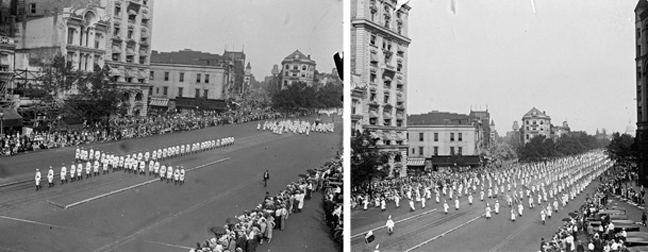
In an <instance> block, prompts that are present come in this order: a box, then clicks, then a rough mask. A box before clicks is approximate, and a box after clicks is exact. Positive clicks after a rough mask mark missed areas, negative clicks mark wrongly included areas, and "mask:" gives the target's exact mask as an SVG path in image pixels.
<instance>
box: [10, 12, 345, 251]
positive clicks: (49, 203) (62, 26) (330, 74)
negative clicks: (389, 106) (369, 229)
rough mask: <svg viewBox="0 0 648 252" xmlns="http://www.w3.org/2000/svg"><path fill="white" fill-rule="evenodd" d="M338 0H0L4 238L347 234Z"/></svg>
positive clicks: (91, 247) (216, 239)
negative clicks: (344, 206)
mask: <svg viewBox="0 0 648 252" xmlns="http://www.w3.org/2000/svg"><path fill="white" fill-rule="evenodd" d="M344 5H345V2H344V1H341V0H285V1H281V0H272V1H261V0H241V1H228V0H191V1H181V0H56V1H54V0H0V251H95V252H101V251H192V252H207V251H222V252H224V251H229V252H239V251H240V252H254V251H322V252H330V251H343V240H344V227H345V225H344V221H343V216H344V210H343V195H344V193H343V188H344V183H345V182H344V179H345V178H344V177H343V172H344V169H343V167H342V166H343V165H342V163H343V160H344V155H343V153H344V149H345V148H344V146H343V136H342V134H343V131H344V130H345V127H344V125H343V122H344V120H343V117H344V116H348V115H347V113H345V111H343V96H344V91H343V90H344V89H343V88H344V84H343V80H344V79H345V78H344V77H343V75H342V72H343V71H342V70H343V63H342V59H343V57H344V44H345V43H344V38H343V36H344V29H343V24H344V22H345V19H344V17H343V10H344V8H345V7H344ZM346 130H348V129H346ZM347 150H348V149H347Z"/></svg>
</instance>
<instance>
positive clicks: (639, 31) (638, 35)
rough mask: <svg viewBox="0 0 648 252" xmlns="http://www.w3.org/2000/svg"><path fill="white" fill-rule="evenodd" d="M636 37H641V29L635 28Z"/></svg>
mask: <svg viewBox="0 0 648 252" xmlns="http://www.w3.org/2000/svg"><path fill="white" fill-rule="evenodd" d="M637 38H641V29H639V28H637Z"/></svg>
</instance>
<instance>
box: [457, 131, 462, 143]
mask: <svg viewBox="0 0 648 252" xmlns="http://www.w3.org/2000/svg"><path fill="white" fill-rule="evenodd" d="M461 140H463V133H457V141H459V142H461Z"/></svg>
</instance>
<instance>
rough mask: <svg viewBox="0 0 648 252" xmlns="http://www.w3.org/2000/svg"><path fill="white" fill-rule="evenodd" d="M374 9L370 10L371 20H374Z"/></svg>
mask: <svg viewBox="0 0 648 252" xmlns="http://www.w3.org/2000/svg"><path fill="white" fill-rule="evenodd" d="M375 19H376V11H374V10H371V21H376V20H375Z"/></svg>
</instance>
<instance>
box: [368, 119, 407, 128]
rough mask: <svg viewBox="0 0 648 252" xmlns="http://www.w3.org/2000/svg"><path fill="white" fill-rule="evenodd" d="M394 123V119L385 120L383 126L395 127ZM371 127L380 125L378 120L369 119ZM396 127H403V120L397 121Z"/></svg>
mask: <svg viewBox="0 0 648 252" xmlns="http://www.w3.org/2000/svg"><path fill="white" fill-rule="evenodd" d="M392 122H393V121H392V119H384V120H383V126H394V125H392ZM369 125H378V118H369ZM396 127H403V120H401V119H397V120H396Z"/></svg>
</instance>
